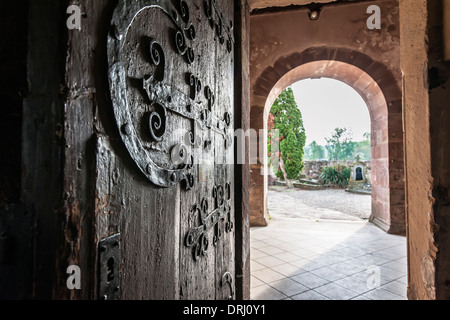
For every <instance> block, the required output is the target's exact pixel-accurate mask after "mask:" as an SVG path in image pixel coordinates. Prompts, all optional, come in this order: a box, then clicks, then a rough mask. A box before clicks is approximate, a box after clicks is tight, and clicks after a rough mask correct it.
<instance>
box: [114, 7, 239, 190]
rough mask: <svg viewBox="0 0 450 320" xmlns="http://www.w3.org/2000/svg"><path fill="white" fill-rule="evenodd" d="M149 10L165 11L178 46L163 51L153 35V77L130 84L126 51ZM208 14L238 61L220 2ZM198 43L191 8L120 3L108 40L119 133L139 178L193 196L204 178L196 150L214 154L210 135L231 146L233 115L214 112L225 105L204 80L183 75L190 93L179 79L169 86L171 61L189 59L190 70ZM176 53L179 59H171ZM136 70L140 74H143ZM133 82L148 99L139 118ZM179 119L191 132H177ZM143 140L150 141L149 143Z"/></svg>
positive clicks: (148, 50) (149, 50)
mask: <svg viewBox="0 0 450 320" xmlns="http://www.w3.org/2000/svg"><path fill="white" fill-rule="evenodd" d="M174 3H175V4H174ZM147 9H157V10H159V11H160V12H161V13H162V14H163V16H164V17H165V19H167V20H168V21H169V23H170V24H171V28H170V29H171V30H170V32H167V37H169V38H170V41H171V44H172V45H171V46H166V47H164V46H163V45H162V44H161V42H160V41H158V39H155V35H148V36H147V37H146V41H145V42H144V45H143V47H144V48H143V49H142V48H141V50H143V51H145V55H146V58H147V63H148V64H149V65H151V66H152V68H153V69H152V70H154V72H152V73H151V74H146V75H145V76H142V77H141V78H130V76H129V74H128V72H127V67H126V65H127V63H128V62H129V60H130V57H129V56H128V55H127V52H126V50H125V48H126V46H127V43H126V41H127V34H128V32H129V29H130V28H132V25H133V23H134V21H135V19H136V17H137V16H138V15H139V14H140V13H141V12H143V11H144V10H147ZM204 13H205V15H206V17H207V21H208V22H209V24H210V25H211V27H212V28H213V30H214V36H215V37H216V38H217V39H219V43H220V44H223V46H224V48H225V50H227V51H228V52H229V53H231V51H232V48H233V37H232V32H231V30H232V26H230V25H229V26H226V24H225V23H224V22H223V19H222V18H221V15H220V14H219V13H218V11H217V8H216V4H215V1H214V0H206V1H205V2H204ZM158 34H161V32H159V33H158ZM196 37H197V34H196V28H195V26H194V24H193V23H192V22H191V18H190V11H189V7H188V5H187V3H186V2H185V1H184V0H178V1H171V0H135V1H123V0H121V1H119V3H118V5H117V8H116V10H115V12H114V14H113V18H112V22H111V32H110V34H109V37H108V64H109V83H110V93H111V101H112V106H113V111H114V116H115V120H116V123H117V127H118V129H119V132H120V136H121V139H122V141H123V143H124V144H125V147H126V149H127V150H128V152H129V154H130V156H131V158H132V159H133V161H134V162H135V163H136V165H137V166H138V167H139V169H140V171H141V172H142V173H143V174H144V175H145V176H146V177H147V179H148V180H149V181H151V182H152V183H154V184H155V185H157V186H160V187H165V188H167V187H171V186H174V185H176V184H178V183H182V185H183V186H184V187H185V188H186V189H187V190H189V189H191V188H192V187H193V186H194V185H195V183H196V181H197V172H196V168H195V164H196V158H195V152H194V151H193V150H195V149H199V148H202V149H204V151H205V152H208V151H210V150H211V141H208V139H205V138H204V136H205V135H204V134H203V133H204V132H208V134H211V132H215V133H216V134H218V135H219V136H222V139H223V141H224V147H225V148H230V147H231V145H232V140H233V139H232V138H233V136H232V134H230V129H231V128H232V120H231V107H227V110H229V112H226V113H225V114H223V115H216V114H214V112H213V109H214V106H215V104H217V103H218V102H217V101H216V98H215V96H214V93H213V91H212V90H211V89H210V87H209V86H208V85H205V83H203V82H204V81H202V79H201V78H200V77H199V75H195V74H193V73H191V72H186V73H183V74H181V75H179V76H180V77H184V83H185V85H186V88H187V90H186V91H187V92H188V93H186V92H183V91H182V90H180V89H179V88H176V87H174V86H173V84H172V82H173V81H172V79H166V77H167V75H166V73H167V71H168V70H166V66H167V65H169V64H170V62H171V60H170V59H174V57H177V59H182V61H184V63H185V64H186V65H187V66H188V67H189V66H191V65H192V64H194V63H195V61H196V59H199V56H198V55H196V54H195V51H194V46H193V44H194V43H195V39H196ZM169 49H170V50H173V52H170V54H167V50H169ZM170 65H172V64H170ZM136 68H137V69H139V66H138V67H136ZM130 82H132V83H134V84H135V85H136V83H137V86H138V87H139V89H140V92H141V93H142V95H144V96H145V97H144V98H145V99H144V101H146V102H145V103H143V106H141V109H142V110H141V111H139V112H136V111H135V110H136V109H137V107H136V106H135V105H133V103H132V102H130V99H129V92H128V91H129V86H130ZM176 118H181V119H183V121H185V122H186V123H188V124H189V125H187V126H186V128H185V129H186V132H185V133H183V134H182V135H180V134H178V135H174V134H173V132H172V131H173V126H174V123H176V120H174V119H176ZM143 135H145V136H146V137H148V139H147V140H146V139H143ZM206 136H207V135H206Z"/></svg>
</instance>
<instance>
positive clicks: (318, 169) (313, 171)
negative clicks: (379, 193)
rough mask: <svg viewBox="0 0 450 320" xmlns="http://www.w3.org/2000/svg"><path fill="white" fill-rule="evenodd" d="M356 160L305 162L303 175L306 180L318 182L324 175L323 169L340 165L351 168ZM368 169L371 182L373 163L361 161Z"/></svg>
mask: <svg viewBox="0 0 450 320" xmlns="http://www.w3.org/2000/svg"><path fill="white" fill-rule="evenodd" d="M355 161H356V160H349V161H327V160H315V161H304V164H305V166H304V167H303V173H304V174H305V175H306V178H308V179H313V180H318V179H319V178H320V174H321V173H322V169H323V168H325V167H329V166H334V165H338V164H343V165H345V166H347V167H350V166H351V165H352V164H354V163H355ZM361 162H363V163H364V164H365V165H366V167H367V179H368V180H369V182H370V181H371V161H361Z"/></svg>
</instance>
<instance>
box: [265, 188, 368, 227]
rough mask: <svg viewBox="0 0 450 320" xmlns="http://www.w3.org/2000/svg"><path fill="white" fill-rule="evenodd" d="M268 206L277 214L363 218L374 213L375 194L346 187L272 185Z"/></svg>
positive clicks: (271, 211) (302, 216)
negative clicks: (315, 189) (324, 187)
mask: <svg viewBox="0 0 450 320" xmlns="http://www.w3.org/2000/svg"><path fill="white" fill-rule="evenodd" d="M268 198H269V200H268V202H269V203H268V208H269V214H270V216H271V218H272V219H276V218H277V217H289V218H306V219H310V220H322V219H331V220H361V219H368V218H369V217H370V213H371V196H370V195H361V194H354V193H349V192H346V191H345V190H331V189H330V190H318V191H306V190H299V189H288V188H286V187H272V186H271V187H269V197H268Z"/></svg>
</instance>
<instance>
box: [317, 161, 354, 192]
mask: <svg viewBox="0 0 450 320" xmlns="http://www.w3.org/2000/svg"><path fill="white" fill-rule="evenodd" d="M320 180H322V182H323V183H325V184H331V185H334V186H336V187H339V188H345V187H347V186H348V182H349V180H350V168H349V167H347V166H344V165H336V166H330V167H325V168H323V169H322V174H321V175H320Z"/></svg>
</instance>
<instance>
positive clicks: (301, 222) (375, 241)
mask: <svg viewBox="0 0 450 320" xmlns="http://www.w3.org/2000/svg"><path fill="white" fill-rule="evenodd" d="M250 233H251V244H250V245H251V272H252V277H251V298H252V299H253V300H282V299H292V300H352V299H355V300H406V299H407V298H406V286H407V271H406V238H405V237H401V236H395V235H389V234H386V233H385V232H383V231H382V230H380V229H379V228H377V227H376V226H374V225H372V224H371V223H367V222H365V221H334V220H309V219H300V218H284V217H281V218H273V219H272V220H271V221H270V224H269V226H268V227H266V228H252V229H251V231H250Z"/></svg>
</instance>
